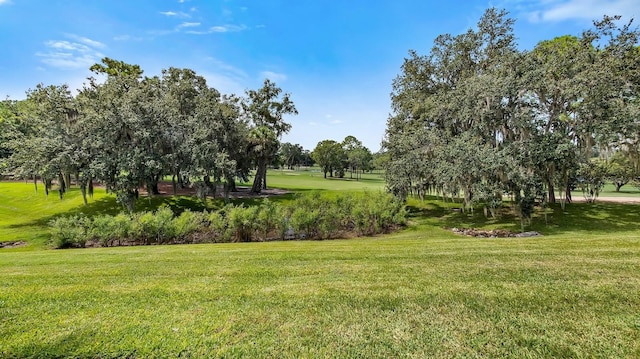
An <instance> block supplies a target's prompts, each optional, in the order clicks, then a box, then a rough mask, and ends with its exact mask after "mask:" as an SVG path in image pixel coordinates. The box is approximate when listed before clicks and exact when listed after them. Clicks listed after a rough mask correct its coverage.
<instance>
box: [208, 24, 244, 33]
mask: <svg viewBox="0 0 640 359" xmlns="http://www.w3.org/2000/svg"><path fill="white" fill-rule="evenodd" d="M246 29H247V27H246V26H244V25H229V24H227V25H218V26H213V27H211V28H210V29H209V30H211V32H236V31H242V30H246Z"/></svg>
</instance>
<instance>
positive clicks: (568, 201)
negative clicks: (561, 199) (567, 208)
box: [565, 186, 571, 203]
mask: <svg viewBox="0 0 640 359" xmlns="http://www.w3.org/2000/svg"><path fill="white" fill-rule="evenodd" d="M565 196H566V197H567V203H571V188H570V187H569V186H567V189H566V190H565Z"/></svg>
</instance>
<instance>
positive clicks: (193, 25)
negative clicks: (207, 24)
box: [177, 22, 200, 29]
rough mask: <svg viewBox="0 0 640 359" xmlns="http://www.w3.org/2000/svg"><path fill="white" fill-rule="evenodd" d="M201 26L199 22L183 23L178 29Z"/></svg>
mask: <svg viewBox="0 0 640 359" xmlns="http://www.w3.org/2000/svg"><path fill="white" fill-rule="evenodd" d="M198 26H200V23H199V22H183V23H182V24H180V25H178V27H177V28H178V29H183V28H185V27H198Z"/></svg>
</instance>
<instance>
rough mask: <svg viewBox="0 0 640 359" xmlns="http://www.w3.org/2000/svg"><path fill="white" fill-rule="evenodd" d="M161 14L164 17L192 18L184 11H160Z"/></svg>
mask: <svg viewBox="0 0 640 359" xmlns="http://www.w3.org/2000/svg"><path fill="white" fill-rule="evenodd" d="M160 14H162V15H164V16H175V17H191V16H190V15H189V14H187V13H184V12H182V11H180V12H175V11H160Z"/></svg>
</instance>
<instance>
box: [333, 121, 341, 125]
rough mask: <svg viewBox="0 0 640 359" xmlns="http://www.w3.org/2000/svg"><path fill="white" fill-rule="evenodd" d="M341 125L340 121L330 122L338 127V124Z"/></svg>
mask: <svg viewBox="0 0 640 359" xmlns="http://www.w3.org/2000/svg"><path fill="white" fill-rule="evenodd" d="M341 123H342V121H340V120H333V121H331V124H332V125H339V124H341Z"/></svg>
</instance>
